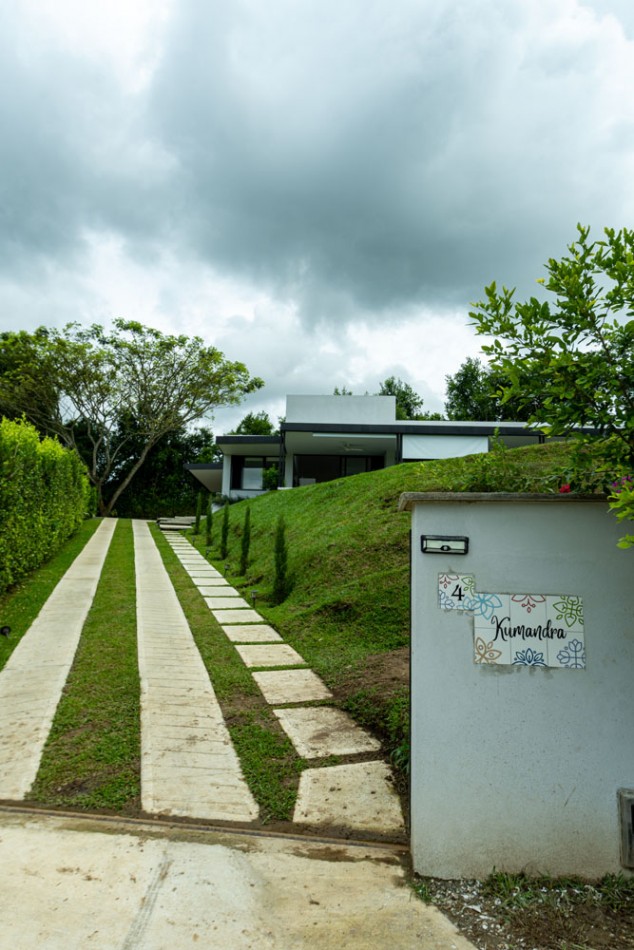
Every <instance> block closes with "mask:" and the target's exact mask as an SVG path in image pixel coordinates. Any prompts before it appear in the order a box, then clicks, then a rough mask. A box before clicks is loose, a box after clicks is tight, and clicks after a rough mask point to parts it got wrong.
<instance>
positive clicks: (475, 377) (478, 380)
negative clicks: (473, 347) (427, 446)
mask: <svg viewBox="0 0 634 950" xmlns="http://www.w3.org/2000/svg"><path fill="white" fill-rule="evenodd" d="M518 373H519V369H518ZM445 381H446V384H447V396H446V402H445V412H446V414H447V418H448V419H452V420H458V419H463V420H471V421H488V420H493V421H495V422H499V421H502V420H503V419H507V420H512V421H517V422H522V421H526V420H528V419H529V418H531V417H532V416H533V415H534V414H535V413H536V412H538V410H539V408H540V405H541V395H540V394H539V393H532V395H531V396H529V393H531V386H530V380H527V379H525V378H524V376H523V378H522V385H521V390H522V393H523V396H522V399H521V400H520V399H518V398H517V396H513V395H511V394H510V393H509V395H508V397H506V390H507V388H508V381H507V378H506V376H505V375H504V373H502V372H500V370H497V369H494V368H493V367H491V366H489V365H488V363H483V362H482V361H481V360H478V359H473V357H471V356H469V357H467V359H466V360H465V361H464V363H463V364H462V366H461V367H460V369H459V370H458V371H457V372H456V373H455V374H454V375H453V376H446V377H445Z"/></svg>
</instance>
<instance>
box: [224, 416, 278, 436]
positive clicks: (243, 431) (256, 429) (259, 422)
mask: <svg viewBox="0 0 634 950" xmlns="http://www.w3.org/2000/svg"><path fill="white" fill-rule="evenodd" d="M274 433H275V426H274V425H273V423H272V422H271V419H270V418H269V415H268V413H267V412H264V411H262V412H247V414H246V416H245V417H244V418H243V419H241V420H240V422H239V423H238V425H237V426H236V428H235V429H234V430H233V432H232V433H230V434H231V435H273V434H274Z"/></svg>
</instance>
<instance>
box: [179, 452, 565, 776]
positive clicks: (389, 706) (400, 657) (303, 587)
mask: <svg viewBox="0 0 634 950" xmlns="http://www.w3.org/2000/svg"><path fill="white" fill-rule="evenodd" d="M569 455H570V447H569V446H568V445H565V444H563V443H551V444H548V445H543V446H530V447H526V448H521V449H513V450H505V449H504V448H503V447H501V446H500V447H497V448H495V449H494V450H493V451H492V452H490V453H488V454H485V455H474V456H468V457H465V458H460V459H446V460H442V461H434V462H425V463H423V462H411V463H405V464H402V465H397V466H394V467H392V468H387V469H383V470H381V471H377V472H370V473H367V474H363V475H356V476H352V477H348V478H342V479H338V480H337V481H332V482H326V483H323V484H319V485H310V486H305V487H302V488H295V489H293V490H291V491H277V492H270V493H268V494H266V495H261V496H259V497H257V498H254V499H251V500H249V501H242V502H239V503H237V504H233V505H230V506H229V535H228V555H227V558H226V560H225V561H220V560H219V558H218V553H219V544H220V531H221V521H222V515H221V514H216V515H214V524H213V537H212V548H211V551H210V559H211V560H212V561H214V562H215V563H216V565H217V566H219V567H220V569H221V570H222V571H223V572H224V573H225V574H226V576H227V578H228V579H229V580H230V581H231V583H232V584H233V585H234V586H235V587H237V588H239V589H240V590H242V591H243V592H244V596H245V597H246V598H247V599H248V600H251V599H252V595H253V591H256V592H257V593H256V600H257V608H258V610H259V611H260V612H261V613H262V614H263V615H264V616H265V617H266V618H267V619H268V620H269V621H270V622H271V623H272V624H273V625H274V626H275V627H276V628H277V629H278V630H279V631H280V633H281V634H282V636H283V637H284V639H285V640H286V641H287V642H288V643H290V644H291V645H292V646H294V647H295V648H296V649H297V650H298V651H299V652H300V653H301V654H302V656H303V657H304V658H305V659H306V661H307V663H308V664H309V665H310V666H311V667H312V668H313V669H314V670H315V671H316V672H317V673H318V674H319V675H320V676H321V677H322V678H323V679H324V680H325V682H326V683H327V684H328V686H329V687H330V688H331V689H332V690H333V692H334V694H335V697H336V698H337V700H338V702H339V703H340V704H341V705H342V706H343V707H344V708H347V709H349V710H350V711H351V712H352V713H353V714H354V715H355V716H356V717H357V719H359V720H360V721H362V722H364V723H365V724H366V725H367V726H369V727H370V728H372V729H373V730H374V731H375V732H377V733H378V734H379V735H380V736H381V738H383V740H384V741H386V742H387V746H388V748H389V749H391V750H392V752H396V756H397V761H398V758H399V756H401V755H402V757H403V758H405V757H406V742H407V732H408V723H407V689H408V653H409V629H410V623H409V594H410V585H409V529H410V517H409V515H408V514H403V513H399V512H398V510H397V505H398V499H399V496H400V495H401V493H402V492H406V491H557V489H558V487H559V485H560V484H561V483H562V482H563V481H565V480H566V478H565V471H566V467H567V463H568V459H569ZM247 508H249V509H250V512H251V514H250V521H251V525H250V534H251V542H250V550H249V560H248V567H247V571H246V574H244V575H240V574H239V570H240V555H241V537H242V531H243V526H244V519H245V513H246V510H247ZM280 516H283V518H284V522H285V526H286V532H285V534H286V542H287V549H288V570H289V575H290V593H289V594H288V596H287V597H286V599H285V600H284V601H283V602H282V603H281V604H279V605H277V606H274V605H273V603H272V589H273V580H274V570H275V569H274V554H275V533H276V526H277V523H278V519H279V518H280ZM192 540H193V541H194V543H196V544H197V546H198V547H199V548H201V549H203V548H204V532H203V533H201V534H200V535H198V536H197V537H195V538H192Z"/></svg>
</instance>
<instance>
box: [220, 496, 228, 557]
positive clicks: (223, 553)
mask: <svg viewBox="0 0 634 950" xmlns="http://www.w3.org/2000/svg"><path fill="white" fill-rule="evenodd" d="M228 553H229V505H225V506H224V508H223V509H222V527H221V529H220V560H221V561H224V560H225V559H226V557H227V554H228Z"/></svg>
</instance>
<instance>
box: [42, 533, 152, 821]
mask: <svg viewBox="0 0 634 950" xmlns="http://www.w3.org/2000/svg"><path fill="white" fill-rule="evenodd" d="M139 695H140V686H139V672H138V663H137V646H136V591H135V574H134V545H133V538H132V523H131V522H130V521H119V522H118V523H117V528H116V530H115V533H114V536H113V539H112V543H111V545H110V550H109V552H108V555H107V557H106V561H105V564H104V568H103V571H102V575H101V579H100V581H99V585H98V587H97V592H96V595H95V599H94V601H93V604H92V607H91V609H90V612H89V614H88V617H87V620H86V623H85V625H84V629H83V631H82V636H81V640H80V643H79V647H78V649H77V653H76V655H75V661H74V663H73V666H72V669H71V671H70V674H69V677H68V680H67V682H66V686H65V688H64V691H63V694H62V698H61V701H60V704H59V706H58V708H57V712H56V714H55V719H54V721H53V727H52V729H51V732H50V735H49V737H48V740H47V743H46V746H45V748H44V754H43V756H42V761H41V763H40V769H39V772H38V774H37V778H36V781H35V783H34V785H33V788H32V790H31V792H30V794H29V799H30V800H31V801H35V802H38V803H39V804H45V805H48V806H63V807H67V808H68V807H70V808H73V809H77V810H97V811H116V812H119V813H123V814H136V813H138V810H139V808H140V791H141V782H140V743H141V733H140V719H139Z"/></svg>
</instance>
